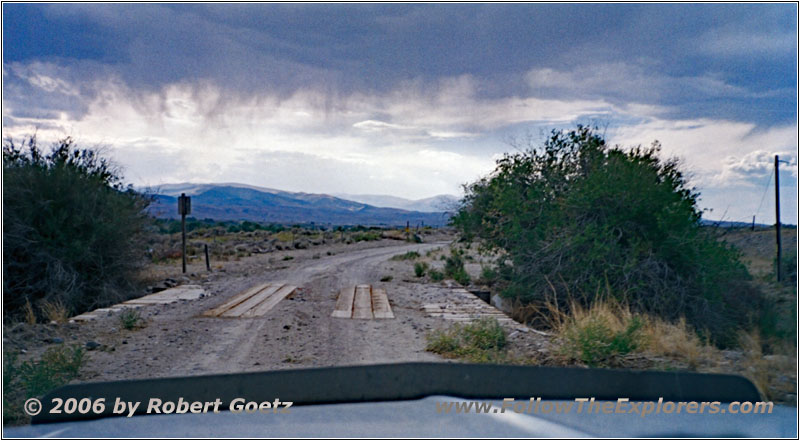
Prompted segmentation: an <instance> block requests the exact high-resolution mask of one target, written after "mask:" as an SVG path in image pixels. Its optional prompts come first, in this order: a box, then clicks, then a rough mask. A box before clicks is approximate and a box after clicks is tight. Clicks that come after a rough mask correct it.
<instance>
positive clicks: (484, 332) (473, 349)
mask: <svg viewBox="0 0 800 441" xmlns="http://www.w3.org/2000/svg"><path fill="white" fill-rule="evenodd" d="M427 339H428V344H427V347H426V350H427V351H430V352H434V353H437V354H441V355H443V356H445V357H448V358H464V359H467V360H468V361H472V362H475V363H494V362H500V361H503V360H504V359H505V354H504V353H503V352H502V351H503V349H504V348H505V346H506V333H505V331H504V330H503V328H502V327H501V326H500V323H499V322H498V321H497V320H496V319H493V318H483V319H480V320H478V321H475V322H472V323H468V324H459V323H456V324H455V325H453V326H452V327H450V328H449V329H446V330H437V331H434V332H433V333H431V334H429V335H428V336H427Z"/></svg>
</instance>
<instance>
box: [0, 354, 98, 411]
mask: <svg viewBox="0 0 800 441" xmlns="http://www.w3.org/2000/svg"><path fill="white" fill-rule="evenodd" d="M84 354H85V353H84V350H83V348H81V347H80V346H77V345H73V346H64V345H59V346H55V347H52V348H48V349H47V350H46V351H45V352H44V354H42V357H41V359H40V360H39V361H35V360H32V361H25V362H22V363H18V362H17V356H16V354H15V353H6V354H4V355H3V423H6V424H7V423H21V422H24V421H25V420H26V419H27V417H26V416H25V415H24V414H22V412H21V410H22V406H23V403H24V401H25V400H26V399H28V398H32V397H41V396H42V395H45V394H47V393H48V392H50V391H52V390H54V389H56V388H58V387H61V386H63V385H65V384H67V383H69V381H70V380H72V379H73V378H75V377H76V376H78V372H79V371H80V368H81V366H83V364H84Z"/></svg>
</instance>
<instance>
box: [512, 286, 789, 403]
mask: <svg viewBox="0 0 800 441" xmlns="http://www.w3.org/2000/svg"><path fill="white" fill-rule="evenodd" d="M543 309H544V310H546V311H548V312H547V313H548V314H549V316H550V323H551V324H552V329H553V330H554V331H555V334H556V336H555V339H554V341H553V343H554V344H555V346H556V350H555V351H554V353H553V355H551V356H550V358H549V359H548V360H546V361H545V362H546V363H552V364H556V365H562V366H564V365H575V364H579V365H585V366H593V367H614V368H633V369H659V370H689V371H696V372H707V373H726V374H736V375H742V376H744V377H746V378H748V379H750V380H751V381H752V382H753V384H754V385H755V386H756V387H757V388H758V390H759V391H760V392H761V394H762V396H763V397H764V399H767V400H771V401H777V402H786V403H789V404H793V403H794V400H796V398H795V397H796V393H797V390H796V384H797V375H796V371H797V368H796V366H797V365H796V357H797V352H796V349H795V346H794V345H792V344H790V343H785V344H784V347H776V346H775V343H774V342H765V341H764V340H763V339H762V338H760V336H759V334H758V332H757V331H756V330H751V331H748V332H745V331H743V332H742V333H741V334H740V335H739V345H738V347H737V348H734V349H731V350H727V351H723V350H721V349H719V348H717V347H715V346H714V345H712V344H711V343H709V342H708V341H704V340H703V339H701V338H700V337H699V336H698V334H697V333H696V332H695V331H694V330H693V329H692V328H691V326H689V325H688V324H687V323H686V322H685V320H678V321H676V322H668V321H665V320H663V319H660V318H658V317H652V316H648V315H644V314H638V313H633V312H631V311H630V309H629V308H627V307H626V306H625V305H621V304H618V303H614V302H610V301H599V302H595V303H594V304H593V305H592V306H591V307H590V308H583V307H580V306H577V305H573V306H572V310H571V312H570V313H568V314H567V313H564V312H562V311H559V310H558V309H557V308H556V307H554V306H549V307H546V308H543ZM527 312H528V314H534V313H536V314H542V313H543V310H541V309H540V310H536V311H534V310H533V309H529V310H528V311H527ZM764 348H769V350H770V352H771V354H765V353H764Z"/></svg>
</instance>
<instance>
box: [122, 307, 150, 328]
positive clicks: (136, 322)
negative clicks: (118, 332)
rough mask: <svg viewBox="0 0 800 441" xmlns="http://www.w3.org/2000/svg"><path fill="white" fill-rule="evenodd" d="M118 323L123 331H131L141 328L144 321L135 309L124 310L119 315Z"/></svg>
mask: <svg viewBox="0 0 800 441" xmlns="http://www.w3.org/2000/svg"><path fill="white" fill-rule="evenodd" d="M119 323H120V326H122V327H123V328H124V329H127V330H132V329H136V328H138V327H141V326H142V324H143V323H144V319H143V318H142V315H141V314H140V313H139V311H138V310H137V309H136V308H125V309H123V310H122V312H121V313H120V315H119Z"/></svg>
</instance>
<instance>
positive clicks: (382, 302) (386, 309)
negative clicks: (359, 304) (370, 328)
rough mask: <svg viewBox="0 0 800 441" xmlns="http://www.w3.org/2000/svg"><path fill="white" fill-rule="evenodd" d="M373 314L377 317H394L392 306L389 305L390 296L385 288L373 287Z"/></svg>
mask: <svg viewBox="0 0 800 441" xmlns="http://www.w3.org/2000/svg"><path fill="white" fill-rule="evenodd" d="M372 314H373V315H374V316H375V318H376V319H392V318H394V313H392V307H391V306H389V297H387V296H386V290H384V289H376V288H373V289H372Z"/></svg>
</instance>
